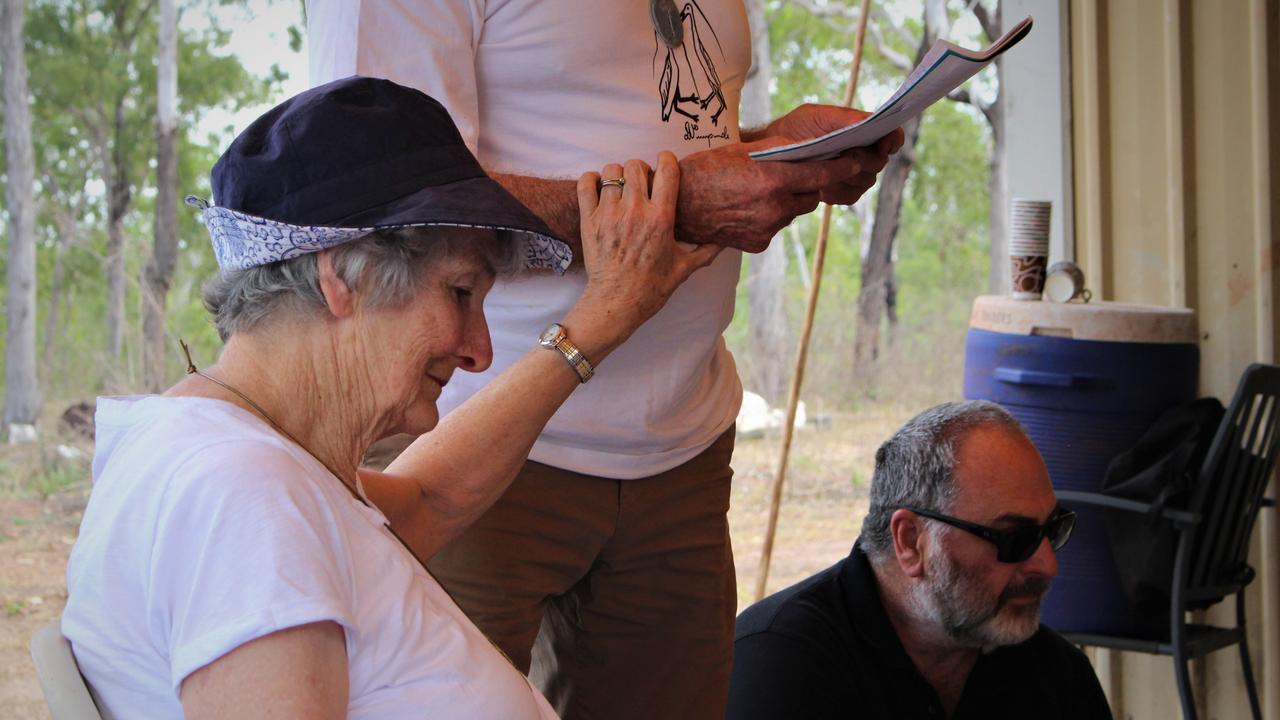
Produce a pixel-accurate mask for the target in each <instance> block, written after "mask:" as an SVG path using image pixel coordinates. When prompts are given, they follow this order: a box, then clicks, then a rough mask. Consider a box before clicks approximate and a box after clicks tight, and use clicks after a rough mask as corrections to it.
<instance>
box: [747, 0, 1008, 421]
mask: <svg viewBox="0 0 1280 720" xmlns="http://www.w3.org/2000/svg"><path fill="white" fill-rule="evenodd" d="M842 1H843V4H845V5H848V6H851V7H856V6H858V5H860V3H858V2H856V1H855V0H829V2H828V3H826V5H827V6H837V5H840V4H841V3H842ZM963 9H964V6H962V5H961V4H960V3H953V7H952V16H953V17H959V16H960V15H961V11H962V10H963ZM891 10H892V9H891ZM897 10H898V11H899V12H901V11H902V8H897ZM918 11H919V10H917V12H918ZM872 22H873V23H875V22H883V21H882V20H879V19H877V18H875V17H873V19H872ZM901 22H902V28H903V32H898V31H896V30H894V29H892V28H890V27H887V26H884V25H882V26H881V27H880V28H879V29H880V31H881V32H880V33H879V35H880V37H881V38H883V41H884V42H885V43H886V44H887V45H888V47H889V48H891V49H892V50H893V51H894V52H895V53H897V54H899V55H902V56H905V57H907V58H914V57H915V54H916V51H917V49H918V42H917V43H916V44H914V45H913V44H912V43H910V42H908V38H907V37H904V36H910V37H913V38H919V37H920V36H921V32H922V29H923V22H922V20H921V18H920V17H914V18H912V17H906V18H902V19H901ZM769 23H770V26H769V35H770V42H771V48H770V49H771V53H772V55H773V77H774V88H773V93H772V101H773V109H774V112H775V114H782V113H785V112H786V111H787V110H789V109H790V108H792V107H794V106H795V105H797V104H799V103H803V102H824V103H838V102H840V100H841V99H842V98H843V94H844V87H845V84H846V83H847V82H848V74H849V68H850V64H851V63H852V61H853V50H852V48H853V33H852V31H849V32H845V31H843V30H842V29H839V28H836V27H833V25H832V24H831V23H829V22H827V21H825V20H823V19H820V18H817V17H815V16H813V15H812V14H810V13H809V11H807V10H806V9H804V8H803V7H800V6H798V5H793V4H791V3H788V2H773V3H771V4H770V5H769ZM964 28H965V26H964V25H963V24H961V23H957V29H960V30H963V29H964ZM872 37H873V33H872V32H871V31H869V32H868V34H867V42H866V47H865V49H864V53H863V62H862V68H861V71H860V76H859V87H858V93H857V97H856V101H855V105H858V106H861V107H864V108H867V109H872V108H874V107H876V106H878V105H879V104H880V103H881V102H883V101H884V100H885V99H886V98H887V97H888V96H889V94H890V93H892V91H893V90H894V89H895V88H896V87H897V86H898V85H899V84H900V83H901V82H902V79H903V77H904V76H905V74H906V73H905V71H904V70H903V69H902V68H899V67H898V66H897V65H895V64H893V63H892V62H891V61H889V60H888V59H886V57H885V56H884V55H882V54H881V53H880V52H879V51H878V50H877V49H876V47H875V43H874V42H873V41H872ZM955 40H956V41H957V42H960V43H962V44H968V45H971V46H979V45H982V44H985V42H986V41H985V40H981V39H977V38H971V37H957V38H955ZM975 83H976V84H977V85H979V86H981V88H982V92H983V93H987V94H990V92H992V91H993V89H992V88H991V87H990V85H991V84H992V83H993V80H992V79H991V77H990V73H983V75H982V77H979V78H977V79H975ZM990 152H991V137H990V130H989V127H988V126H987V123H986V120H985V119H984V118H983V117H982V116H981V115H980V114H979V113H978V112H977V111H976V110H974V109H973V108H972V107H971V106H968V105H962V104H959V103H953V102H941V103H937V104H935V105H934V106H932V107H931V108H930V109H929V110H928V111H927V112H926V113H925V114H924V116H923V120H922V123H921V131H920V137H919V140H918V141H917V145H916V154H917V159H916V164H915V167H914V170H913V172H912V175H911V177H910V179H909V181H908V185H907V188H906V197H905V202H904V203H903V210H902V216H901V219H900V220H901V224H900V227H899V232H898V238H897V244H896V257H897V265H896V272H897V280H898V288H899V292H898V298H897V300H898V306H897V311H898V315H899V324H898V327H896V328H887V327H886V328H884V331H885V332H884V336H885V337H886V338H887V339H888V341H887V342H886V343H885V347H884V348H883V349H882V362H881V366H882V367H884V368H885V369H886V372H885V373H884V376H883V377H882V378H879V379H878V383H877V382H872V383H870V387H868V383H866V382H864V380H865V379H862V378H854V377H853V376H852V348H853V341H854V336H855V334H856V331H857V320H856V312H857V300H858V292H859V290H860V286H861V279H860V276H861V270H862V263H861V252H862V248H861V239H860V238H861V233H862V232H863V230H864V228H863V227H862V222H861V221H860V220H859V217H858V215H857V214H856V213H855V212H854V210H852V209H845V208H836V209H835V211H834V212H833V214H832V225H831V231H830V236H829V242H828V248H827V255H826V263H825V271H824V273H823V278H822V291H821V295H820V296H819V300H818V307H817V312H816V322H815V326H814V331H813V337H812V340H811V343H810V350H809V361H808V367H807V370H806V375H805V378H806V379H805V387H806V392H805V399H806V401H807V402H809V412H811V413H813V412H816V411H820V410H821V408H822V407H829V406H839V407H846V408H847V407H850V406H853V405H855V404H857V403H858V402H860V401H861V400H862V399H863V397H864V396H863V391H867V390H869V391H870V393H871V395H872V397H873V398H874V397H875V396H876V394H877V392H878V389H877V387H876V385H877V384H879V385H881V386H883V388H884V389H885V390H886V391H887V392H888V393H890V394H891V395H892V399H894V400H903V399H904V397H903V395H904V393H910V392H923V393H925V394H926V395H928V397H923V398H921V401H920V402H921V403H926V402H930V401H932V400H934V399H935V398H936V397H944V396H947V395H954V394H955V393H957V392H958V390H959V383H958V380H956V378H958V377H959V368H960V367H961V366H960V365H959V360H958V358H960V357H962V354H963V338H964V331H965V329H966V327H967V319H968V312H969V306H970V302H971V300H972V298H973V297H974V296H975V295H978V294H980V293H981V292H983V291H984V290H985V288H986V278H987V272H988V257H989V247H990V241H989V237H988V226H987V222H988V219H987V210H988V206H989V203H990V198H989V195H988V188H987V181H988V177H989V174H990V171H989V168H988V162H989V155H990ZM876 200H877V197H876V191H875V190H874V189H873V190H872V191H871V192H869V193H868V194H867V195H866V196H864V197H863V198H862V199H861V200H860V201H859V205H860V206H865V207H866V208H867V209H868V210H869V211H868V212H866V218H867V222H870V220H871V216H872V215H873V212H870V211H873V210H874V208H875V203H876ZM820 219H821V211H820V210H819V211H817V212H814V213H811V214H809V215H807V216H805V217H802V218H799V219H797V220H796V222H795V223H793V226H794V228H795V229H797V230H798V234H799V237H800V238H801V243H802V245H803V246H804V248H805V252H806V258H807V259H808V261H809V262H810V263H812V260H813V251H814V245H815V243H816V240H817V236H818V226H819V222H820ZM789 232H790V231H788V232H787V233H784V234H783V235H782V236H780V237H779V238H777V239H775V242H778V241H785V242H786V243H787V245H788V256H789V257H788V260H789V265H788V277H787V290H786V292H787V298H786V307H787V314H788V318H789V323H790V328H791V331H792V336H793V339H798V334H799V328H800V326H801V323H802V322H803V318H804V309H805V304H806V300H807V293H806V291H805V288H804V287H803V284H802V282H801V273H800V270H799V268H798V267H797V264H796V256H795V254H794V253H793V252H792V251H791V242H792V241H791V236H790V235H789V234H788V233H789ZM745 266H746V263H745V262H744V271H743V274H744V278H745V276H746V267H745ZM747 288H748V285H747V283H745V282H744V283H740V284H739V291H738V313H737V314H736V316H735V318H734V322H733V324H732V325H731V326H730V328H729V330H728V332H727V333H726V340H727V342H728V344H729V347H730V348H731V349H732V350H733V351H734V354H735V356H736V357H737V359H738V363H739V365H740V366H750V364H751V363H752V362H753V361H754V355H755V354H757V353H762V352H763V353H777V352H783V353H784V354H785V355H786V357H787V358H788V361H789V360H790V358H791V357H792V356H793V353H794V348H793V347H788V348H785V349H773V348H768V349H762V348H754V347H751V345H750V340H749V336H748V329H747V320H748V318H747V292H748V289H747ZM855 381H856V382H855ZM855 387H856V388H859V390H858V391H855ZM880 395H881V396H884V395H885V393H880Z"/></svg>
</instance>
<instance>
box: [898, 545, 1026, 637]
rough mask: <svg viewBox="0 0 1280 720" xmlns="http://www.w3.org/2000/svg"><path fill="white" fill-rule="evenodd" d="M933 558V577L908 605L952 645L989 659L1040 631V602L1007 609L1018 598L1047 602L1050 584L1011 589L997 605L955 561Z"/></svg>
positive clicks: (919, 587) (914, 590) (915, 590)
mask: <svg viewBox="0 0 1280 720" xmlns="http://www.w3.org/2000/svg"><path fill="white" fill-rule="evenodd" d="M934 558H935V562H934V563H933V567H932V568H930V569H931V570H932V572H931V573H929V576H928V577H927V578H926V579H925V580H924V582H922V583H918V584H917V585H915V586H914V587H913V588H912V589H911V592H910V593H909V594H908V600H909V602H910V605H911V607H912V609H913V611H914V613H913V614H915V615H916V617H917V618H919V619H920V620H923V621H925V622H926V623H927V624H928V626H929V627H930V628H933V629H934V630H937V631H940V633H939V634H941V635H942V636H944V637H945V638H946V639H947V640H949V641H950V642H951V643H954V644H955V645H956V646H959V647H967V648H977V649H978V650H980V651H981V652H983V653H988V652H991V651H992V650H995V649H996V648H998V647H1002V646H1005V645H1017V644H1018V643H1021V642H1024V641H1026V640H1028V639H1030V638H1031V636H1032V635H1034V634H1035V633H1036V630H1038V629H1039V627H1040V603H1039V602H1036V603H1034V604H1031V605H1022V606H1008V605H1006V603H1007V602H1008V600H1009V599H1011V598H1013V597H1018V596H1026V595H1035V596H1037V597H1043V595H1044V592H1045V590H1047V589H1048V585H1049V582H1048V580H1045V579H1041V578H1029V579H1027V580H1024V581H1023V582H1021V583H1019V584H1017V585H1011V586H1009V587H1008V588H1006V589H1005V590H1004V591H1003V592H1002V593H1001V594H1000V595H999V596H998V597H997V598H996V599H995V600H994V601H987V600H985V599H984V597H983V592H982V588H981V587H979V584H978V582H976V581H974V580H973V579H972V576H970V575H966V574H965V573H964V572H963V571H962V570H961V569H960V568H959V567H957V564H956V563H955V561H953V560H952V559H951V557H950V556H948V555H947V554H946V553H945V552H939V553H937V554H936V555H935V556H934Z"/></svg>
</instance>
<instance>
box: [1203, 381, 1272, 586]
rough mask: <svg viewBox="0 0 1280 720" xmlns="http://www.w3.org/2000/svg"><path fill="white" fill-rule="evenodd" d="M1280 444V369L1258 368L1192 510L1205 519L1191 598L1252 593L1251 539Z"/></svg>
mask: <svg viewBox="0 0 1280 720" xmlns="http://www.w3.org/2000/svg"><path fill="white" fill-rule="evenodd" d="M1277 444H1280V367H1277V366H1275V365H1261V364H1257V363H1255V364H1253V365H1250V366H1249V367H1248V368H1247V369H1246V370H1245V371H1244V375H1242V376H1241V378H1240V384H1239V385H1238V386H1237V387H1236V394H1235V397H1234V398H1232V400H1231V405H1230V406H1229V407H1228V408H1227V413H1226V415H1225V416H1224V417H1223V419H1222V424H1221V425H1220V426H1219V427H1218V432H1217V435H1215V436H1214V439H1213V444H1212V445H1211V446H1210V447H1209V453H1208V455H1207V456H1206V457H1205V461H1204V465H1203V466H1201V469H1200V476H1199V478H1198V480H1197V482H1196V487H1195V491H1194V492H1193V494H1192V497H1191V507H1190V509H1191V510H1192V511H1194V512H1198V513H1200V516H1201V522H1200V525H1199V527H1198V528H1197V529H1196V531H1195V533H1196V534H1195V540H1194V542H1193V544H1192V546H1191V547H1192V551H1191V555H1190V567H1189V572H1188V574H1187V584H1186V587H1187V594H1186V598H1187V600H1188V602H1189V604H1190V605H1192V606H1195V605H1197V604H1199V605H1204V604H1206V603H1212V602H1216V601H1217V600H1220V599H1221V598H1222V597H1224V596H1225V595H1227V594H1229V593H1232V592H1235V591H1236V590H1238V589H1239V588H1240V587H1243V586H1244V585H1247V584H1248V583H1249V581H1250V580H1251V579H1252V577H1253V571H1252V569H1251V568H1249V566H1248V563H1247V556H1248V552H1249V537H1250V535H1251V534H1252V532H1253V523H1254V521H1255V520H1256V519H1257V517H1258V508H1259V506H1260V505H1261V503H1262V496H1263V493H1264V492H1265V491H1266V489H1267V484H1268V482H1269V481H1270V479H1271V473H1272V470H1273V469H1274V468H1275V463H1276V450H1277Z"/></svg>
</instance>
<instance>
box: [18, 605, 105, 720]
mask: <svg viewBox="0 0 1280 720" xmlns="http://www.w3.org/2000/svg"><path fill="white" fill-rule="evenodd" d="M31 659H32V660H33V661H34V662H35V666H36V675H37V676H38V677H39V678H40V689H41V690H43V691H44V701H45V702H46V703H48V705H49V714H50V715H52V716H53V720H102V717H103V716H102V713H100V712H98V706H97V705H96V704H94V702H93V696H92V695H91V694H90V693H89V685H88V683H86V682H85V679H84V677H83V676H82V675H81V674H80V666H79V665H77V664H76V657H75V655H73V654H72V653H71V643H69V642H67V639H66V638H64V637H63V636H62V620H61V618H59V619H57V620H53V621H52V622H50V623H48V624H47V625H45V626H44V627H42V628H40V630H39V631H37V632H36V634H35V635H34V636H33V637H32V638H31Z"/></svg>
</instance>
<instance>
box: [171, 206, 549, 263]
mask: <svg viewBox="0 0 1280 720" xmlns="http://www.w3.org/2000/svg"><path fill="white" fill-rule="evenodd" d="M187 204H188V205H192V206H194V207H197V208H200V211H201V212H200V219H201V221H202V222H204V225H205V227H206V228H207V229H208V230H209V237H210V239H211V240H212V242H213V254H214V256H215V257H216V258H217V260H218V267H219V268H221V269H223V270H245V269H248V268H251V267H257V266H259V265H266V264H268V263H273V262H279V261H281V260H289V259H291V258H296V257H299V256H302V255H306V254H308V253H313V252H319V251H320V250H326V249H328V248H332V247H337V246H339V245H345V244H346V243H349V242H352V241H355V240H358V239H360V238H362V237H364V236H366V235H368V234H369V233H372V232H376V231H378V230H388V229H394V228H405V227H465V228H479V229H483V230H504V231H507V232H509V233H511V237H512V238H514V239H518V240H520V241H521V242H520V244H521V247H520V249H519V251H518V252H519V254H520V256H521V257H523V258H524V267H525V268H526V269H530V270H554V271H555V272H556V273H560V274H562V273H564V272H565V271H566V270H568V268H569V263H570V262H571V261H572V260H573V251H572V250H570V249H569V246H568V245H566V244H565V243H564V242H563V241H561V240H558V239H556V238H554V237H551V236H550V235H545V234H542V233H538V232H533V231H531V230H527V229H524V228H518V227H507V226H503V225H496V224H493V225H490V224H468V223H460V222H440V221H426V222H410V223H389V224H385V225H374V226H371V227H356V228H352V227H326V226H318V225H291V224H289V223H284V222H279V221H277V220H269V219H267V218H262V217H257V216H255V215H249V214H248V213H242V212H239V211H238V210H232V209H230V208H225V207H217V206H211V205H209V204H208V203H207V202H205V201H204V200H202V199H200V198H198V197H195V196H188V197H187Z"/></svg>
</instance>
